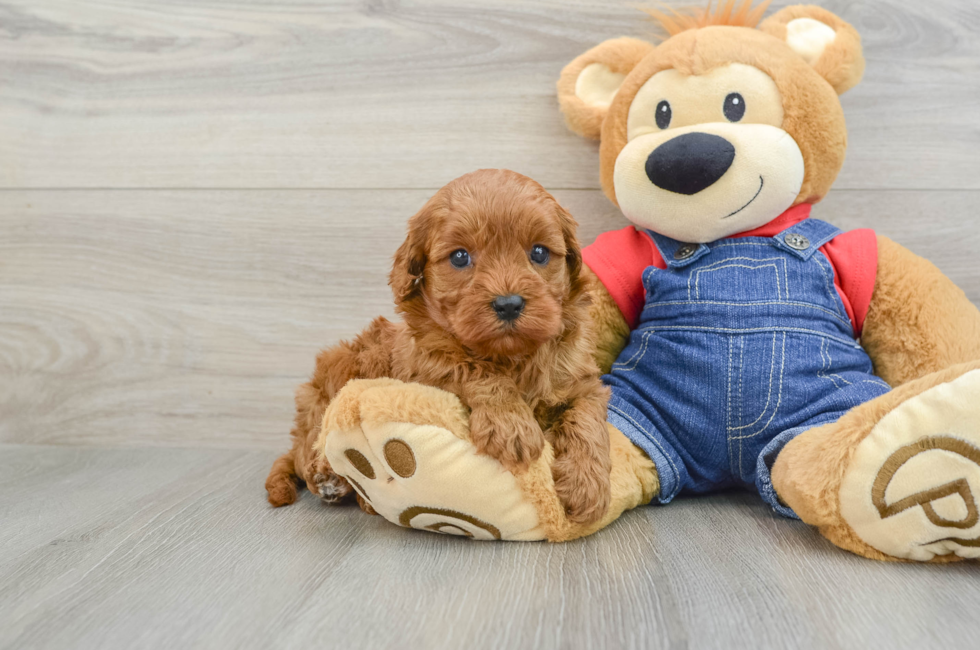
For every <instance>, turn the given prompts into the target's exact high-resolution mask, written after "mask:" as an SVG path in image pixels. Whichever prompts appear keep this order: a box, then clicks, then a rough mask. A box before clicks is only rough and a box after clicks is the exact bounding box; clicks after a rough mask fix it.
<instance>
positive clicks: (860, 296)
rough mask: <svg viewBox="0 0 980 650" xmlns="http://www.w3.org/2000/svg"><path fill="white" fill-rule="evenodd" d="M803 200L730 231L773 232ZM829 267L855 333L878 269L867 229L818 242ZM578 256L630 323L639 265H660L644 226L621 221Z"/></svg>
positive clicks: (791, 218)
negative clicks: (752, 224) (750, 227)
mask: <svg viewBox="0 0 980 650" xmlns="http://www.w3.org/2000/svg"><path fill="white" fill-rule="evenodd" d="M811 207H813V206H811V205H809V204H802V205H797V206H795V207H792V208H790V209H789V210H787V211H786V212H784V213H782V214H781V215H779V216H778V217H776V218H775V219H773V220H772V221H770V222H769V223H767V224H766V225H764V226H760V227H759V228H756V229H754V230H748V231H746V232H743V233H739V234H737V235H732V238H735V237H774V236H775V235H778V234H779V233H781V232H782V231H784V230H786V229H787V228H789V227H790V226H792V225H793V224H796V223H799V222H801V221H803V220H804V219H806V218H807V217H809V216H810V208H811ZM820 252H821V253H822V254H823V255H824V257H826V258H827V260H828V261H829V262H830V266H831V267H832V268H833V269H834V288H836V289H837V293H838V294H839V295H840V297H841V301H842V302H843V303H844V309H846V310H847V315H848V316H849V317H850V319H851V324H852V325H853V326H854V336H855V337H859V336H860V335H861V329H862V327H864V319H865V317H866V316H867V315H868V307H869V306H870V305H871V294H872V293H873V292H874V287H875V276H876V274H877V272H878V239H877V237H876V236H875V232H874V231H873V230H870V229H867V228H862V229H860V230H851V231H850V232H845V233H842V234H840V235H838V236H837V237H835V238H834V239H831V240H830V241H829V242H827V243H826V244H824V245H823V246H821V247H820ZM582 259H583V260H584V261H585V263H586V264H587V265H588V267H589V268H590V269H592V271H593V272H595V274H596V275H597V276H599V280H601V281H602V284H604V285H605V287H606V289H607V290H608V291H609V294H610V295H611V296H612V297H613V300H615V301H616V304H617V305H618V306H619V310H620V311H621V312H623V317H624V318H626V322H627V323H629V326H630V328H631V329H632V328H635V327H636V326H637V324H638V321H639V319H640V312H641V311H643V305H644V304H645V303H646V291H645V290H644V288H643V279H642V275H643V271H644V270H645V269H646V268H647V267H648V266H655V267H657V268H658V269H666V268H667V264H666V262H664V259H663V257H661V255H660V251H659V250H657V246H656V244H654V243H653V239H652V238H651V237H650V236H649V235H648V234H647V233H645V232H641V231H638V230H636V228H634V227H633V226H627V227H626V228H623V229H622V230H614V231H613V232H607V233H603V234H601V235H599V237H598V238H597V239H596V240H595V243H593V244H590V245H589V246H586V247H585V248H584V249H583V250H582Z"/></svg>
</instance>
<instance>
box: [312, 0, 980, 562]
mask: <svg viewBox="0 0 980 650" xmlns="http://www.w3.org/2000/svg"><path fill="white" fill-rule="evenodd" d="M766 4H767V3H766ZM764 10H765V4H763V5H760V6H755V7H754V6H752V2H751V0H745V1H743V2H742V3H741V4H739V5H738V6H736V3H735V0H729V1H728V2H727V3H720V4H719V5H718V7H717V8H715V9H714V10H713V11H712V10H711V9H710V5H709V9H707V10H702V11H699V12H696V13H693V14H672V15H670V14H663V13H661V12H651V13H653V14H654V17H655V18H657V19H658V20H659V21H660V23H661V25H662V26H663V28H664V30H665V31H666V32H667V34H668V36H667V38H665V39H664V40H663V41H662V42H661V43H659V44H657V45H654V44H652V43H648V42H645V41H641V40H637V39H633V38H617V39H612V40H609V41H606V42H604V43H601V44H599V45H597V46H596V47H594V48H592V49H590V50H588V51H587V52H585V53H584V54H582V55H580V56H579V57H577V58H576V59H575V60H574V61H572V62H571V63H570V64H568V65H567V66H566V67H565V68H564V70H563V71H562V72H561V76H560V79H559V81H558V98H559V103H560V106H561V110H562V112H563V114H564V117H565V120H566V123H567V124H568V126H569V127H570V128H571V129H572V130H573V131H574V132H576V133H577V134H579V135H582V136H585V137H587V138H593V139H599V141H600V145H599V157H600V176H601V183H602V187H603V190H604V192H605V194H606V195H607V197H608V198H609V199H610V200H611V201H612V202H613V203H614V204H615V205H617V206H618V207H619V209H620V210H621V211H622V212H623V214H624V215H625V216H626V218H627V219H628V220H629V221H630V222H631V223H632V224H633V225H631V226H629V227H627V228H625V229H622V230H618V231H612V232H607V233H604V234H602V235H600V236H599V238H598V239H597V240H596V242H595V243H594V244H592V245H591V246H588V247H586V248H585V249H584V250H583V260H584V268H583V273H584V274H585V276H586V279H587V281H588V282H589V286H590V291H591V294H592V307H591V312H592V317H593V319H594V321H595V324H596V328H597V330H598V332H599V334H600V337H599V338H600V341H599V344H598V348H597V351H596V357H597V361H598V363H599V364H600V366H601V367H602V368H603V371H604V372H605V373H606V374H605V375H604V382H605V383H606V384H607V385H608V386H609V387H610V388H611V392H612V396H611V398H610V401H609V404H608V412H607V430H608V433H609V436H610V449H611V456H612V474H611V485H612V500H611V504H610V506H609V509H608V510H607V512H606V515H605V516H604V517H603V518H602V519H601V520H600V521H599V522H596V523H593V524H590V525H580V524H574V523H572V522H569V521H568V520H567V519H566V518H565V517H564V514H563V512H562V509H561V506H560V503H559V501H558V499H557V497H556V496H555V492H554V483H553V480H552V478H551V471H550V463H551V461H552V459H553V457H554V455H553V452H552V450H550V449H548V448H546V449H545V452H544V454H543V455H542V457H541V458H540V459H538V460H537V461H536V462H535V463H533V464H532V465H531V467H530V468H529V469H528V470H527V471H526V472H523V473H520V474H511V473H509V472H507V471H506V470H504V469H503V468H502V467H501V466H500V465H499V464H498V463H497V462H496V461H494V460H492V459H491V458H489V457H486V456H481V455H479V454H477V453H476V451H475V448H474V447H473V445H472V444H471V443H470V441H469V438H468V428H467V419H466V418H467V413H466V409H465V408H464V407H463V405H462V404H461V403H460V402H459V400H458V399H457V398H456V397H455V396H453V395H450V394H448V393H444V392H442V391H439V390H436V389H433V388H429V387H425V386H420V385H413V384H403V383H401V382H397V381H394V380H373V381H353V382H351V383H350V384H348V385H347V387H345V388H344V389H343V390H342V391H341V393H340V394H339V395H338V397H337V399H336V401H335V402H334V404H333V405H332V406H331V408H330V409H329V410H328V411H327V413H326V415H325V417H324V424H323V426H324V433H325V435H324V436H323V441H324V448H323V453H325V454H326V456H327V459H328V460H329V461H330V463H331V465H332V466H333V468H334V470H335V471H336V472H338V473H339V474H341V475H343V476H345V477H349V478H354V479H355V480H356V483H355V485H365V481H366V478H365V477H364V476H363V474H362V473H359V472H358V468H357V467H355V466H354V465H352V464H351V462H349V460H348V457H349V456H350V454H349V453H348V452H349V451H350V450H357V452H358V454H359V457H360V456H363V457H364V458H366V459H368V462H369V463H370V464H371V466H372V470H371V474H372V476H373V478H372V479H371V480H370V481H369V483H370V486H368V487H367V488H366V491H367V493H369V494H370V495H371V501H370V502H371V506H372V507H373V508H374V510H375V511H377V512H378V513H379V514H381V515H382V516H384V517H385V518H386V519H388V520H389V521H392V522H393V523H396V524H398V525H401V526H406V527H412V528H419V529H424V530H430V531H434V532H441V533H450V534H456V535H463V536H466V537H470V538H473V539H509V540H539V539H547V540H550V541H562V540H567V539H573V538H576V537H581V536H583V535H588V534H590V533H592V532H595V531H596V530H599V529H600V528H602V527H604V526H607V525H609V524H610V523H611V522H613V521H614V520H615V519H616V518H617V517H619V516H620V515H621V514H622V513H623V512H624V511H625V510H628V509H630V508H634V507H636V506H639V505H641V504H647V503H651V502H653V503H659V504H667V503H669V502H670V501H671V500H672V499H674V498H675V497H676V496H677V495H679V494H699V493H705V492H712V491H718V490H723V489H729V488H741V489H745V488H748V489H750V490H752V491H755V492H756V493H758V495H759V498H761V499H762V500H763V501H765V502H766V503H768V504H769V505H770V506H771V507H772V509H773V511H774V512H775V513H776V514H777V515H780V516H783V517H788V518H799V519H802V520H803V521H804V522H806V523H807V524H810V525H811V526H814V527H815V528H816V530H817V531H819V533H820V534H822V535H823V536H824V537H826V538H827V539H828V540H830V541H831V542H832V543H834V544H836V545H837V546H838V547H840V548H842V549H845V550H848V551H851V552H853V553H856V554H858V555H862V556H864V557H868V558H873V559H880V560H906V561H922V562H948V561H954V560H960V559H965V558H976V557H980V512H978V508H977V502H976V498H977V495H978V494H980V311H978V310H977V309H976V307H974V306H973V305H972V304H971V303H970V301H969V300H968V298H967V297H966V296H965V295H964V293H963V292H962V291H961V290H959V289H958V288H957V287H956V286H955V285H954V284H953V283H952V282H951V281H950V280H949V279H948V278H946V277H945V276H944V275H943V274H942V273H941V272H940V271H939V270H938V269H937V268H936V267H935V266H933V265H932V264H931V263H929V262H928V261H926V260H924V259H922V258H920V257H917V256H916V255H914V254H912V253H911V252H909V251H908V250H906V249H905V248H903V247H902V246H901V245H899V244H897V243H895V242H893V241H891V240H889V239H888V238H886V237H883V236H880V235H876V234H875V233H874V232H873V231H871V230H866V229H865V230H856V231H851V232H842V231H840V230H839V229H838V228H836V227H834V226H832V225H831V224H830V223H827V222H824V221H821V220H819V219H817V218H814V217H811V216H810V213H811V208H812V206H813V205H814V204H816V203H818V202H819V201H820V199H822V198H823V197H824V196H825V195H826V194H827V192H828V191H829V189H830V187H831V185H832V183H833V181H834V179H835V178H836V176H837V173H838V172H839V170H840V168H841V166H842V164H843V160H844V154H845V150H846V146H847V131H846V126H845V122H844V115H843V110H842V108H841V105H840V102H839V100H838V96H839V95H840V94H841V93H843V92H845V91H846V90H848V89H850V88H852V87H853V86H854V85H856V84H857V83H858V82H859V81H860V79H861V76H862V73H863V70H864V59H863V55H862V51H861V44H860V37H859V36H858V34H857V32H856V31H855V30H854V28H853V27H851V26H850V25H849V24H847V23H846V22H844V21H843V20H841V19H840V18H839V17H837V16H836V15H834V14H833V13H831V12H829V11H826V10H823V9H821V8H819V7H814V6H794V7H787V8H785V9H782V10H780V11H777V12H776V13H774V14H773V15H771V16H770V17H768V18H766V19H765V20H762V15H763V12H764ZM827 216H829V217H832V216H833V215H827ZM392 441H398V449H399V456H398V459H399V460H398V462H397V463H394V465H393V464H392V462H391V460H392V459H390V458H386V446H390V444H391V442H392ZM406 450H407V451H406ZM406 457H410V458H411V462H410V463H407V464H406V463H405V462H403V461H404V460H405V458H406ZM396 465H400V466H401V470H399V467H396ZM406 466H410V467H411V473H408V472H406V471H403V470H404V467H406ZM362 496H364V495H362Z"/></svg>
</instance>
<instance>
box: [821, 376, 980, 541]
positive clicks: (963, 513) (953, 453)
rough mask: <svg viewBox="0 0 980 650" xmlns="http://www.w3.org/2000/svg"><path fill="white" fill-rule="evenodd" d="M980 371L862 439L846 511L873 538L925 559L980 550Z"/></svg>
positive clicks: (925, 397) (926, 396)
mask: <svg viewBox="0 0 980 650" xmlns="http://www.w3.org/2000/svg"><path fill="white" fill-rule="evenodd" d="M978 499H980V371H973V372H969V373H967V374H965V375H963V376H961V377H958V378H957V379H955V380H954V381H951V382H948V383H945V384H940V385H939V386H936V387H934V388H931V389H929V390H927V391H925V392H923V393H921V394H919V395H917V396H916V397H913V398H912V399H909V400H908V401H906V402H904V403H902V404H900V405H899V406H898V407H897V408H895V409H894V410H892V411H891V412H890V413H888V414H887V415H885V416H884V417H883V418H882V419H881V420H880V421H879V422H878V424H877V425H875V427H874V429H872V430H871V433H869V434H868V436H867V437H866V438H865V439H864V440H863V441H861V443H860V444H859V445H858V447H857V449H856V450H855V453H854V457H853V459H852V461H851V463H850V465H849V466H848V469H847V472H846V473H845V475H844V480H843V482H842V484H841V490H840V504H841V515H842V516H843V517H844V520H845V521H847V523H848V524H849V525H850V526H851V528H852V529H853V530H854V532H855V533H856V534H857V535H858V536H859V537H860V538H861V539H862V540H864V541H865V542H866V543H867V544H869V545H870V546H872V547H874V548H876V549H878V550H879V551H882V552H883V553H887V554H888V555H892V556H895V557H901V558H906V559H910V560H919V561H926V560H930V559H932V558H933V557H935V556H936V555H948V554H950V553H953V554H956V555H959V556H960V557H964V558H977V557H980V514H978V510H977V502H978Z"/></svg>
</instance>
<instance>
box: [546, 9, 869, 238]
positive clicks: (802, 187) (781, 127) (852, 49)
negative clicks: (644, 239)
mask: <svg viewBox="0 0 980 650" xmlns="http://www.w3.org/2000/svg"><path fill="white" fill-rule="evenodd" d="M766 4H768V3H765V4H763V5H761V6H759V7H755V8H753V7H752V6H751V0H744V1H743V2H742V3H741V5H739V6H738V7H736V6H735V0H728V1H727V2H724V3H722V4H720V5H719V7H718V8H716V9H715V10H714V11H711V9H710V5H709V8H708V9H707V10H703V11H701V12H699V13H696V14H693V15H682V14H675V15H673V16H668V15H663V14H658V13H657V12H651V13H654V14H655V17H657V18H659V20H660V22H661V24H662V25H663V27H664V29H665V30H666V31H667V33H668V34H670V37H669V38H667V39H666V40H665V41H663V42H662V43H660V44H659V45H657V46H654V45H652V44H650V43H647V42H644V41H640V40H636V39H632V38H617V39H613V40H609V41H606V42H604V43H602V44H600V45H598V46H597V47H594V48H592V49H591V50H589V51H588V52H586V53H584V54H582V55H581V56H579V57H578V58H576V59H575V60H574V61H572V62H571V63H570V64H568V65H567V66H566V67H565V69H564V70H563V71H562V74H561V79H560V80H559V82H558V95H559V100H560V102H561V108H562V112H563V113H564V114H565V118H566V121H567V123H568V125H569V126H570V127H571V129H572V130H573V131H575V132H576V133H579V134H580V135H583V136H586V137H590V138H600V139H601V146H600V150H599V151H600V154H599V155H600V165H601V176H602V187H603V189H604V190H605V193H606V195H607V196H608V197H609V198H610V199H611V200H612V201H613V202H614V203H616V204H617V205H618V206H619V207H620V209H621V210H622V211H623V213H624V214H625V215H626V217H627V218H628V219H630V220H631V221H632V222H633V223H635V224H636V225H637V226H639V227H642V228H648V229H650V230H653V231H655V232H658V233H660V234H663V235H666V236H668V237H672V238H674V239H678V240H681V241H685V242H699V243H704V242H709V241H713V240H716V239H720V238H723V237H727V236H729V235H733V234H735V233H738V232H743V231H746V230H750V229H752V228H755V227H758V226H761V225H764V224H766V223H768V222H769V221H771V220H772V219H774V218H776V217H777V216H779V215H780V214H782V213H783V212H784V211H785V210H787V209H788V208H790V207H792V206H794V205H798V204H800V203H815V202H817V201H819V200H820V199H821V198H823V197H824V195H825V194H826V193H827V191H828V190H829V189H830V186H831V184H832V183H833V181H834V179H835V178H836V176H837V172H838V171H840V168H841V165H842V164H843V162H844V152H845V149H846V148H847V131H846V127H845V124H844V115H843V111H842V110H841V105H840V101H839V100H838V95H839V94H840V93H843V92H844V91H846V90H847V89H849V88H851V87H853V86H854V85H855V84H857V82H858V81H859V80H860V78H861V75H862V73H863V71H864V58H863V55H862V53H861V41H860V37H859V36H858V34H857V32H856V31H855V30H854V28H853V27H851V26H850V25H848V24H847V23H845V22H844V21H843V20H841V19H840V18H838V17H837V16H835V15H834V14H832V13H830V12H828V11H825V10H823V9H820V8H819V7H812V6H795V7H787V8H785V9H782V10H781V11H779V12H777V13H775V14H773V15H772V16H771V17H769V18H768V19H766V20H765V21H763V22H762V23H761V24H759V19H760V18H761V15H762V12H763V11H764V9H765V5H766ZM757 24H758V28H756V27H755V25H757Z"/></svg>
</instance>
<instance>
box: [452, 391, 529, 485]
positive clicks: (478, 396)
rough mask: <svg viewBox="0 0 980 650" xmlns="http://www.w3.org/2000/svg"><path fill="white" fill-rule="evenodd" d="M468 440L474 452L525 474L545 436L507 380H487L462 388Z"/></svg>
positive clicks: (525, 403) (527, 407) (525, 404)
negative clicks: (467, 424)
mask: <svg viewBox="0 0 980 650" xmlns="http://www.w3.org/2000/svg"><path fill="white" fill-rule="evenodd" d="M462 392H463V394H464V396H465V400H466V402H467V404H469V406H470V409H471V413H470V438H471V439H472V440H473V444H474V445H476V448H477V450H478V451H479V452H480V453H482V454H486V455H488V456H490V457H492V458H494V459H496V460H498V461H500V463H501V464H503V466H504V467H506V468H507V469H508V470H510V471H512V472H514V471H524V470H526V469H527V467H528V465H530V464H531V463H533V462H534V461H536V460H537V459H538V458H539V457H540V456H541V452H542V451H543V450H544V443H545V438H544V433H543V432H542V431H541V427H540V426H539V425H538V422H537V420H535V419H534V413H533V412H532V411H531V407H529V406H528V405H527V402H525V401H524V399H523V398H522V397H521V395H520V392H518V389H517V384H516V383H514V380H513V379H511V378H509V377H487V378H483V379H480V380H474V381H471V382H469V383H467V384H465V385H464V387H463V391H462Z"/></svg>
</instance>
